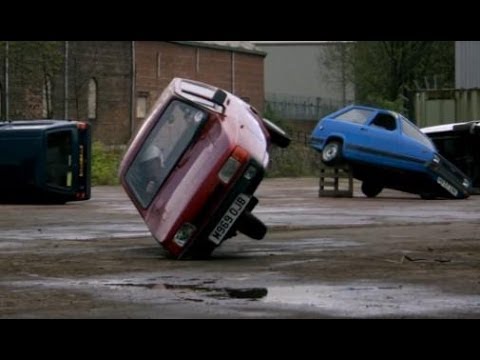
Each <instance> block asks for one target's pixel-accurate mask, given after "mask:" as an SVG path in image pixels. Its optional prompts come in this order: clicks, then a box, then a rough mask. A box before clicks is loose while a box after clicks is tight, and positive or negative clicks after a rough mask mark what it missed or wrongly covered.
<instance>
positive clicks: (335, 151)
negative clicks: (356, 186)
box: [322, 141, 343, 165]
mask: <svg viewBox="0 0 480 360" xmlns="http://www.w3.org/2000/svg"><path fill="white" fill-rule="evenodd" d="M342 157H343V156H342V144H341V143H340V142H338V141H330V142H329V143H328V144H327V145H325V147H324V148H323V151H322V161H323V163H324V164H325V165H335V164H338V163H340V162H341V161H342Z"/></svg>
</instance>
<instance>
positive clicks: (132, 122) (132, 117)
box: [130, 41, 137, 137]
mask: <svg viewBox="0 0 480 360" xmlns="http://www.w3.org/2000/svg"><path fill="white" fill-rule="evenodd" d="M131 56H132V65H131V79H130V81H131V87H130V91H131V98H130V107H131V109H130V137H132V136H133V134H134V132H135V116H136V114H135V81H136V76H135V72H136V71H137V70H136V68H135V41H132V53H131Z"/></svg>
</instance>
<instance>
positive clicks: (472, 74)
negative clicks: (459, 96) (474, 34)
mask: <svg viewBox="0 0 480 360" xmlns="http://www.w3.org/2000/svg"><path fill="white" fill-rule="evenodd" d="M455 88H457V89H472V88H480V41H455Z"/></svg>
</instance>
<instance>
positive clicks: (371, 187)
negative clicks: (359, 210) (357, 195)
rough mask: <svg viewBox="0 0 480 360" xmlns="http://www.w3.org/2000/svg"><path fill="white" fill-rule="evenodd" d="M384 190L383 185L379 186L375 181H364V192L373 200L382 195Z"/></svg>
mask: <svg viewBox="0 0 480 360" xmlns="http://www.w3.org/2000/svg"><path fill="white" fill-rule="evenodd" d="M382 190H383V185H381V184H377V183H375V182H373V181H364V182H363V183H362V192H363V193H364V194H365V196H366V197H369V198H373V197H375V196H377V195H378V194H380V193H381V192H382Z"/></svg>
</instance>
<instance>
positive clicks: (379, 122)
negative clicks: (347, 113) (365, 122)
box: [371, 113, 397, 131]
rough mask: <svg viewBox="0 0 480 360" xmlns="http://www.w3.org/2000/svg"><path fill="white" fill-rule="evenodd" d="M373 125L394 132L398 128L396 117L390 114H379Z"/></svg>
mask: <svg viewBox="0 0 480 360" xmlns="http://www.w3.org/2000/svg"><path fill="white" fill-rule="evenodd" d="M371 125H374V126H377V127H381V128H383V129H385V130H389V131H393V130H395V129H396V128H397V122H396V121H395V117H393V116H392V115H390V114H382V113H380V114H377V115H376V116H375V118H374V119H373V120H372V122H371Z"/></svg>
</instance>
